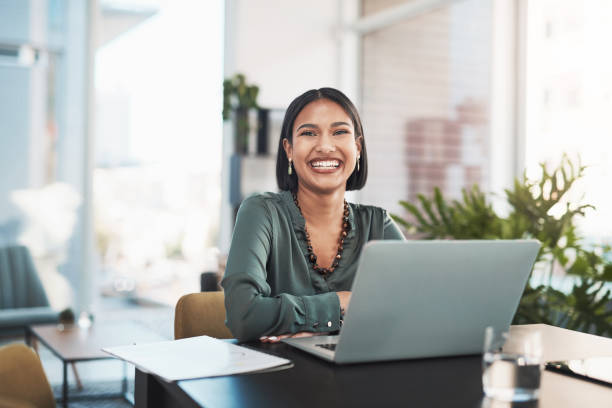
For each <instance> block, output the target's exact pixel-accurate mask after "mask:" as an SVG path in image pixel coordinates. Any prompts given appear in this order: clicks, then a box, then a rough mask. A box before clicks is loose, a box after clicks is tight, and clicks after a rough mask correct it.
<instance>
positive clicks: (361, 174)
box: [276, 88, 368, 191]
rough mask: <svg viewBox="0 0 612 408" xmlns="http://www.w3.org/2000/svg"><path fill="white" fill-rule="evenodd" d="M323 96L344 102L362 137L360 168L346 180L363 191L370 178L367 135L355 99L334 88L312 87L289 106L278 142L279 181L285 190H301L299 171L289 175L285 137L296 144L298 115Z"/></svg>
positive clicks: (351, 187)
mask: <svg viewBox="0 0 612 408" xmlns="http://www.w3.org/2000/svg"><path fill="white" fill-rule="evenodd" d="M319 99H328V100H330V101H332V102H335V103H337V104H338V105H340V106H341V107H342V109H344V111H345V112H346V113H347V115H349V117H350V118H351V120H352V121H353V127H354V128H355V139H356V138H358V137H359V136H361V154H360V156H361V157H360V159H359V167H360V170H359V171H357V170H356V169H353V172H352V173H351V175H350V177H349V178H348V180H346V189H347V190H359V189H361V188H362V187H363V186H364V185H365V183H366V180H367V178H368V154H367V150H366V145H365V138H364V135H363V126H362V125H361V119H360V118H359V113H358V112H357V108H355V105H353V102H351V100H350V99H349V98H347V96H346V95H345V94H343V93H342V92H340V91H339V90H337V89H334V88H321V89H311V90H310V91H307V92H304V93H303V94H302V95H300V96H298V97H297V98H295V99H294V100H293V102H291V104H290V105H289V107H288V108H287V111H286V112H285V118H284V119H283V127H282V130H281V134H280V140H279V141H278V155H277V156H276V182H277V183H278V187H279V188H280V189H281V190H289V191H297V187H298V178H297V175H296V174H295V171H294V172H293V174H292V175H289V174H287V169H288V168H289V160H287V154H286V153H285V149H284V148H283V139H285V138H286V139H287V140H288V141H289V143H291V144H293V124H294V123H295V118H296V117H297V116H298V115H299V114H300V112H301V111H302V109H304V107H305V106H306V105H308V104H309V103H310V102H314V101H317V100H319Z"/></svg>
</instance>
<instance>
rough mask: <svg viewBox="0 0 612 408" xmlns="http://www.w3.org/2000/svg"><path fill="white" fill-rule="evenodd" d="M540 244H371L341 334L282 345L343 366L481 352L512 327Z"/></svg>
mask: <svg viewBox="0 0 612 408" xmlns="http://www.w3.org/2000/svg"><path fill="white" fill-rule="evenodd" d="M539 248H540V243H539V242H538V241H536V240H478V241H449V240H445V241H371V242H369V243H368V244H366V245H365V247H364V248H363V252H362V254H361V259H360V262H359V266H358V268H357V274H356V276H355V280H354V282H353V287H352V296H351V303H350V305H349V308H348V310H347V312H346V314H345V316H344V323H343V326H342V329H341V330H340V334H339V335H333V336H332V335H321V336H313V337H303V338H295V339H291V338H289V339H284V340H283V341H284V342H285V343H287V344H289V345H291V346H293V347H296V348H299V349H301V350H303V351H306V352H308V353H312V354H314V355H316V356H318V357H321V358H323V359H325V360H329V361H332V362H334V363H338V364H346V363H362V362H370V361H384V360H399V359H410V358H425V357H440V356H456V355H469V354H478V353H482V348H483V342H484V340H483V339H484V331H485V328H486V327H487V326H493V327H495V328H496V329H507V328H508V327H509V326H510V323H511V321H512V318H513V316H514V313H515V312H516V309H517V307H518V304H519V301H520V298H521V295H522V293H523V290H524V288H525V285H526V284H527V280H528V278H529V273H530V272H531V269H532V267H533V263H534V261H535V259H536V256H537V254H538V250H539Z"/></svg>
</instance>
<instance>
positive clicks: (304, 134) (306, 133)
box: [300, 130, 314, 136]
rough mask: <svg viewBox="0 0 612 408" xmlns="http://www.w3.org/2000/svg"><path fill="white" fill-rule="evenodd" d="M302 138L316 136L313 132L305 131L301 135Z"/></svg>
mask: <svg viewBox="0 0 612 408" xmlns="http://www.w3.org/2000/svg"><path fill="white" fill-rule="evenodd" d="M300 136H314V132H311V131H310V130H305V131H303V132H302V133H300Z"/></svg>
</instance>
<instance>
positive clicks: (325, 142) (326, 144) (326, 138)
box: [317, 133, 336, 153]
mask: <svg viewBox="0 0 612 408" xmlns="http://www.w3.org/2000/svg"><path fill="white" fill-rule="evenodd" d="M317 151H318V152H321V153H329V152H334V151H336V145H335V144H334V141H333V139H332V137H331V135H329V134H327V133H323V134H322V135H321V137H320V138H319V143H318V144H317Z"/></svg>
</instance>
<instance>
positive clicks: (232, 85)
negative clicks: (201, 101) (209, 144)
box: [223, 74, 259, 154]
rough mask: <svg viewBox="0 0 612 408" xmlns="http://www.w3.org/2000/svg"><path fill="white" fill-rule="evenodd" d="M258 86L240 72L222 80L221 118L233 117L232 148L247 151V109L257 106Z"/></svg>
mask: <svg viewBox="0 0 612 408" xmlns="http://www.w3.org/2000/svg"><path fill="white" fill-rule="evenodd" d="M258 93H259V87H258V86H257V85H249V84H247V82H246V78H245V76H244V75H242V74H236V75H234V76H233V77H231V78H227V79H225V80H224V81H223V120H228V119H230V118H231V117H233V120H234V150H235V152H236V153H241V154H245V153H247V152H248V142H249V109H252V108H257V95H258Z"/></svg>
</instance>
